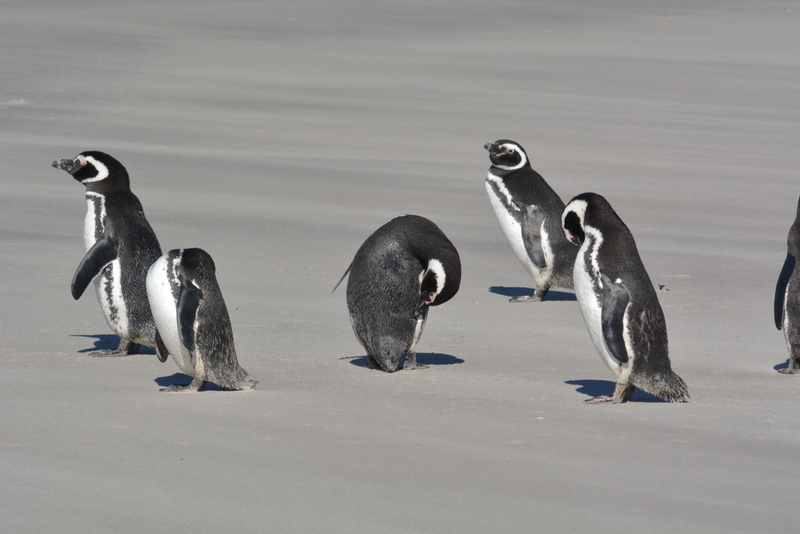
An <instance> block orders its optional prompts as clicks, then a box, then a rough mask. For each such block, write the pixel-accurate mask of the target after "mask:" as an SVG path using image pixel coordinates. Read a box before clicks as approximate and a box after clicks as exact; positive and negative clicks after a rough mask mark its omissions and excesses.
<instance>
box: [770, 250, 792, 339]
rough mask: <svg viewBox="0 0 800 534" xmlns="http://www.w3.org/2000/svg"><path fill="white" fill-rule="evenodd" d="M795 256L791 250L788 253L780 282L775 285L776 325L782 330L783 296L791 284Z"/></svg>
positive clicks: (779, 277) (779, 278)
mask: <svg viewBox="0 0 800 534" xmlns="http://www.w3.org/2000/svg"><path fill="white" fill-rule="evenodd" d="M794 264H795V260H794V256H792V253H791V252H787V253H786V261H785V262H783V269H781V274H780V276H778V284H777V285H776V286H775V326H776V327H777V328H778V330H780V329H781V328H782V327H783V325H782V323H783V297H784V295H786V286H788V285H789V278H791V276H792V272H793V271H794Z"/></svg>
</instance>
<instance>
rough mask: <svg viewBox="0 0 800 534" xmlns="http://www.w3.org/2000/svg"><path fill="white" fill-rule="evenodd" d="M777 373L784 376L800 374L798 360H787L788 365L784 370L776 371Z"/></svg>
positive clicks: (799, 361)
mask: <svg viewBox="0 0 800 534" xmlns="http://www.w3.org/2000/svg"><path fill="white" fill-rule="evenodd" d="M778 372H779V373H781V374H784V375H796V374H800V360H796V359H794V358H789V365H788V366H787V367H786V368H785V369H778Z"/></svg>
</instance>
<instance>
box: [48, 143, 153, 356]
mask: <svg viewBox="0 0 800 534" xmlns="http://www.w3.org/2000/svg"><path fill="white" fill-rule="evenodd" d="M53 167H55V168H56V169H62V170H64V171H66V172H68V173H69V174H71V175H72V177H73V178H75V179H76V180H77V181H79V182H80V183H82V184H83V185H84V186H86V204H87V211H86V218H85V219H84V227H83V241H84V245H85V247H86V251H87V252H86V255H85V256H84V258H83V260H82V261H81V263H80V265H78V269H77V270H76V271H75V276H74V277H73V279H72V287H71V289H72V296H73V297H74V298H75V300H77V299H79V298H80V297H81V295H83V293H84V291H85V290H86V288H87V287H88V286H89V284H90V283H91V282H92V281H94V288H95V293H96V294H97V300H98V301H99V302H100V307H101V308H102V310H103V315H104V316H105V318H106V322H107V323H108V326H110V327H111V330H113V331H114V333H116V334H117V335H118V336H119V337H120V342H119V346H118V347H117V348H116V349H113V350H103V351H97V352H93V353H91V355H92V356H126V355H128V354H135V353H136V352H138V350H139V346H140V345H147V346H150V347H152V346H154V345H155V323H154V322H153V316H152V314H151V313H150V306H149V304H148V302H147V291H146V289H145V278H146V276H147V270H148V269H149V268H150V265H151V264H152V263H153V262H154V261H155V260H156V258H158V257H159V256H160V255H161V247H160V245H159V244H158V239H157V238H156V234H155V233H154V232H153V229H152V228H151V227H150V224H149V223H148V222H147V219H146V218H145V216H144V210H143V209H142V204H141V203H140V202H139V199H138V198H136V195H134V194H133V193H132V192H131V189H130V179H129V177H128V172H127V170H125V167H123V166H122V164H121V163H120V162H119V161H117V160H116V159H115V158H113V157H111V156H109V155H108V154H104V153H103V152H97V151H88V152H82V153H81V154H79V155H78V156H76V157H75V158H73V159H61V160H57V161H54V162H53Z"/></svg>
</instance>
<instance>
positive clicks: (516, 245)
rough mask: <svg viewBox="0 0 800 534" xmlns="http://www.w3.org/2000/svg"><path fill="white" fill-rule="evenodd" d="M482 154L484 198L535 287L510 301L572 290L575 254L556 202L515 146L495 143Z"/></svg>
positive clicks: (537, 298) (561, 206)
mask: <svg viewBox="0 0 800 534" xmlns="http://www.w3.org/2000/svg"><path fill="white" fill-rule="evenodd" d="M484 148H485V149H486V150H488V151H489V159H490V160H491V162H492V166H491V167H490V168H489V172H488V174H487V175H486V192H487V193H488V195H489V200H490V202H491V204H492V208H493V209H494V214H495V216H496V217H497V222H498V223H499V224H500V228H501V229H502V230H503V233H504V234H505V236H506V239H508V242H509V243H510V244H511V248H512V249H513V250H514V253H515V254H516V255H517V258H519V260H520V261H521V262H522V265H523V266H525V269H526V270H527V271H528V273H530V275H531V276H532V277H533V279H534V280H535V282H536V288H535V289H534V292H533V294H532V295H526V296H520V297H514V298H512V299H511V302H522V301H532V302H538V301H541V300H542V299H543V298H544V296H545V295H546V294H547V291H548V290H549V289H550V287H552V286H555V287H563V288H567V289H572V266H573V264H574V262H575V252H576V251H575V247H573V246H572V245H571V244H570V243H569V242H568V241H567V240H566V239H565V238H564V233H563V232H562V230H561V212H562V211H563V210H564V203H563V202H562V201H561V198H560V197H559V196H558V195H557V194H556V192H555V191H553V189H552V188H551V187H550V186H549V185H548V184H547V182H545V181H544V178H542V177H541V175H540V174H539V173H537V172H536V171H535V170H533V168H531V164H530V161H529V160H528V155H527V154H526V153H525V150H524V149H523V148H522V146H520V145H519V143H516V142H514V141H510V140H508V139H499V140H497V141H495V142H494V143H486V144H485V145H484Z"/></svg>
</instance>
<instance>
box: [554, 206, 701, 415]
mask: <svg viewBox="0 0 800 534" xmlns="http://www.w3.org/2000/svg"><path fill="white" fill-rule="evenodd" d="M562 225H563V230H564V234H565V235H566V237H567V239H569V240H570V241H571V242H572V243H573V244H575V245H579V246H580V250H579V251H578V255H577V258H576V259H575V269H574V281H575V295H576V296H577V298H578V304H579V305H580V309H581V313H582V314H583V318H584V321H585V322H586V328H587V330H589V335H590V336H591V338H592V341H593V342H594V346H595V348H597V351H598V352H599V353H600V357H601V359H602V360H603V362H604V363H605V364H606V365H607V366H608V368H609V369H611V372H612V373H614V376H615V377H616V380H617V387H616V389H615V391H614V394H613V396H610V397H595V398H593V399H590V400H589V401H587V402H590V403H599V402H612V403H621V402H626V401H627V400H629V399H630V397H631V395H632V394H633V390H634V388H637V387H638V388H640V389H642V390H643V391H646V392H647V393H650V394H652V395H656V396H657V397H660V398H662V399H664V400H667V401H670V402H681V401H685V400H687V399H688V398H689V393H688V390H687V388H686V384H685V383H684V381H683V380H682V379H681V377H679V376H678V375H677V374H675V373H674V372H673V371H672V367H671V366H670V360H669V350H668V346H667V324H666V321H665V319H664V313H663V311H662V310H661V305H660V304H659V302H658V297H657V296H656V292H655V289H654V288H653V284H652V283H651V282H650V277H649V276H648V275H647V271H646V270H645V268H644V265H643V264H642V260H641V259H640V258H639V252H638V250H637V248H636V243H635V241H634V240H633V235H631V232H630V230H628V227H627V226H625V223H623V222H622V220H621V219H620V218H619V216H618V215H617V214H616V212H615V211H614V209H613V208H612V207H611V205H610V204H609V203H608V201H606V199H605V198H603V197H602V196H600V195H597V194H595V193H583V194H581V195H578V196H576V197H575V198H573V199H572V200H571V201H570V202H569V204H567V206H566V208H565V209H564V213H563V216H562Z"/></svg>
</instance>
